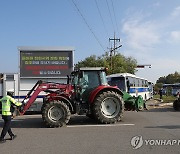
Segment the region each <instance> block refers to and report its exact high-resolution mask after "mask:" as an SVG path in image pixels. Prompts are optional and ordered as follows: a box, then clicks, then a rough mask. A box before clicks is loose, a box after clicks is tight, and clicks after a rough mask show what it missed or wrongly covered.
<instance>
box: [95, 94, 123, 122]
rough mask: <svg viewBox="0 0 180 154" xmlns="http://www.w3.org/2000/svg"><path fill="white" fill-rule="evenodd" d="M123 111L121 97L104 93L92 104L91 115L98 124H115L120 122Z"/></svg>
mask: <svg viewBox="0 0 180 154" xmlns="http://www.w3.org/2000/svg"><path fill="white" fill-rule="evenodd" d="M123 111H124V101H123V100H122V97H121V95H119V94H118V93H116V92H113V91H106V92H103V93H101V94H100V95H99V96H97V97H96V99H95V102H94V104H93V115H94V117H95V119H96V120H98V122H100V123H106V124H111V123H116V122H118V121H120V120H121V118H122V115H123Z"/></svg>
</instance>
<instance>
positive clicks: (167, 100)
mask: <svg viewBox="0 0 180 154" xmlns="http://www.w3.org/2000/svg"><path fill="white" fill-rule="evenodd" d="M154 99H160V96H159V95H154ZM162 99H163V103H170V102H174V101H175V100H176V99H177V97H175V96H172V95H171V96H166V95H163V96H162Z"/></svg>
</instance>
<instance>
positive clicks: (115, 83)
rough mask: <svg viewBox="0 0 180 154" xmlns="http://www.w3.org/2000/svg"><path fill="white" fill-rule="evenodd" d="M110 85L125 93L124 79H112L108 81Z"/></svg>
mask: <svg viewBox="0 0 180 154" xmlns="http://www.w3.org/2000/svg"><path fill="white" fill-rule="evenodd" d="M110 85H112V86H117V87H118V88H119V89H121V90H122V91H126V88H125V78H124V77H112V78H111V81H110Z"/></svg>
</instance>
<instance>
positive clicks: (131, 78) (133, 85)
mask: <svg viewBox="0 0 180 154" xmlns="http://www.w3.org/2000/svg"><path fill="white" fill-rule="evenodd" d="M107 80H108V83H109V84H110V85H112V86H117V87H118V88H119V89H121V90H122V91H125V92H127V93H129V94H130V95H131V96H135V97H137V96H139V95H141V96H142V97H143V100H148V99H150V98H151V97H152V96H151V92H150V90H149V84H148V80H146V79H144V78H140V77H137V76H135V75H133V74H130V73H118V74H112V75H109V76H107Z"/></svg>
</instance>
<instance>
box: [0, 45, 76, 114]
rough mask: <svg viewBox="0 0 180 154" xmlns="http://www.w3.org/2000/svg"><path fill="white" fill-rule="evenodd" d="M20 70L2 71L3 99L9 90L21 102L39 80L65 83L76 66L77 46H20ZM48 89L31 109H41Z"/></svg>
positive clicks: (0, 88) (0, 89) (1, 95)
mask: <svg viewBox="0 0 180 154" xmlns="http://www.w3.org/2000/svg"><path fill="white" fill-rule="evenodd" d="M18 53H19V71H18V72H17V73H1V74H0V98H1V97H3V96H4V95H6V93H7V91H8V90H10V89H11V90H13V91H14V98H15V99H16V100H17V101H19V102H21V101H22V100H23V99H24V98H25V97H26V94H27V93H28V92H29V91H30V90H31V88H32V87H33V86H34V84H36V83H37V81H39V80H43V81H45V82H56V83H62V84H65V83H66V82H67V75H70V73H71V72H72V71H73V69H74V48H73V47H30V46H20V47H18ZM45 95H46V93H45V92H41V93H40V94H39V95H38V96H37V98H36V100H35V102H34V103H33V105H32V106H31V107H30V108H29V109H28V111H41V107H42V103H43V97H44V96H45Z"/></svg>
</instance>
